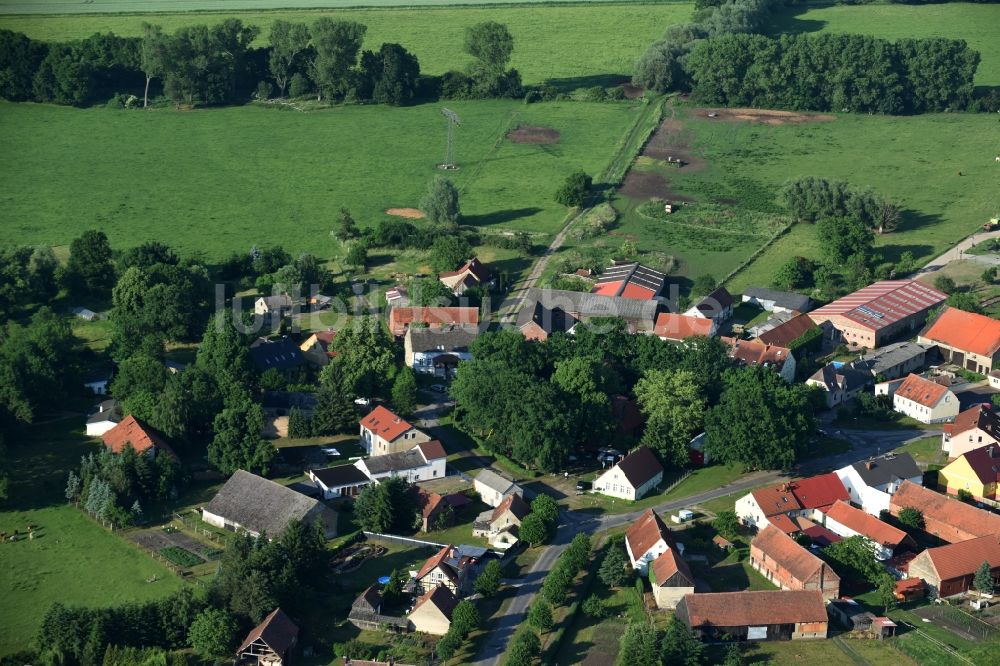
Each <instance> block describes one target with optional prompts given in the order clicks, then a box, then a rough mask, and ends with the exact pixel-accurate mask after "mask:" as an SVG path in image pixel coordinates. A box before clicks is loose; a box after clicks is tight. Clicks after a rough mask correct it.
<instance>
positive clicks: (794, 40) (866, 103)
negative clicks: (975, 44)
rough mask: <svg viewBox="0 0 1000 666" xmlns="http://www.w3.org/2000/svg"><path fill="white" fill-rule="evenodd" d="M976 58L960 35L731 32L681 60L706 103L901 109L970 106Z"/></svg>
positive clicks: (924, 110) (879, 110)
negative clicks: (883, 36) (895, 37)
mask: <svg viewBox="0 0 1000 666" xmlns="http://www.w3.org/2000/svg"><path fill="white" fill-rule="evenodd" d="M979 59H980V58H979V53H978V52H977V51H973V50H972V49H971V48H969V46H968V44H966V42H965V41H964V40H953V39H944V38H934V39H901V40H899V41H897V42H890V41H888V40H885V39H878V38H875V37H871V36H868V35H815V36H814V35H784V36H782V37H780V38H778V39H772V38H769V37H765V36H763V35H749V34H732V35H725V36H722V37H717V38H715V39H708V40H704V41H702V42H700V43H699V44H698V45H697V46H695V47H694V49H693V50H692V51H691V55H690V58H689V59H688V60H687V63H686V64H687V68H688V71H689V72H690V76H691V81H692V88H693V90H694V94H695V96H696V97H697V99H698V100H699V101H701V102H704V103H709V104H724V105H729V106H752V107H763V108H779V109H811V110H814V111H852V112H859V113H885V114H902V113H927V112H935V111H945V110H947V109H965V108H966V107H968V105H969V103H970V102H971V101H972V93H973V90H974V83H973V80H974V77H975V73H976V67H977V66H978V65H979Z"/></svg>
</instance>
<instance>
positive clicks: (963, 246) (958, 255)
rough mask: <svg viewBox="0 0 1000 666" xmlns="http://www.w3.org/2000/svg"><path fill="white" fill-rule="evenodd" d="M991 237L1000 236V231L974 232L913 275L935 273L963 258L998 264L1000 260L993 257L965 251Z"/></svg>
mask: <svg viewBox="0 0 1000 666" xmlns="http://www.w3.org/2000/svg"><path fill="white" fill-rule="evenodd" d="M991 238H1000V231H985V232H982V233H978V234H973V235H971V236H969V237H968V238H966V239H965V240H962V241H959V242H958V243H957V244H956V245H955V246H954V247H953V248H951V249H950V250H948V251H947V252H945V253H944V254H942V255H941V256H939V257H935V258H934V259H932V260H931V261H930V262H929V263H928V264H927V265H926V266H924V267H923V268H921V269H920V270H919V271H917V272H916V274H915V275H914V276H913V277H917V276H918V275H922V274H924V273H933V272H934V271H937V270H941V269H942V268H944V267H945V266H947V265H948V264H950V263H951V262H953V261H960V260H962V259H972V260H974V261H979V262H981V263H986V264H991V265H996V264H997V263H1000V261H997V262H995V261H993V258H992V257H988V256H983V257H980V256H979V255H975V254H966V253H965V251H966V250H969V249H971V248H972V247H974V246H976V245H978V244H979V243H982V242H983V241H985V240H990V239H991Z"/></svg>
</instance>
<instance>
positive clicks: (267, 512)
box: [201, 469, 337, 539]
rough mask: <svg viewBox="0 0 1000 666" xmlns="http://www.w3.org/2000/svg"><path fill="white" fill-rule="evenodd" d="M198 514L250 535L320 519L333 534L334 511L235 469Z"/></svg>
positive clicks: (275, 533)
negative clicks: (293, 522)
mask: <svg viewBox="0 0 1000 666" xmlns="http://www.w3.org/2000/svg"><path fill="white" fill-rule="evenodd" d="M201 517H202V520H204V521H205V522H206V523H208V524H209V525H214V526H216V527H220V528H222V529H225V530H229V531H230V532H243V531H245V532H249V533H250V534H252V535H253V536H255V537H256V536H260V535H261V534H265V533H266V534H267V535H268V536H269V537H270V538H274V537H275V536H278V535H280V534H281V533H282V532H284V531H285V528H286V527H288V523H290V522H291V521H293V520H299V521H302V522H304V523H312V522H313V521H316V520H318V521H320V523H321V524H322V525H323V529H324V532H325V533H326V536H327V538H328V539H332V538H333V537H335V536H337V512H336V511H334V510H333V509H331V508H329V507H328V506H326V505H325V504H323V503H322V502H320V501H318V500H315V499H312V498H310V497H306V496H305V495H303V494H301V493H297V492H295V491H294V490H292V489H290V488H286V487H285V486H283V485H281V484H280V483H275V482H274V481H271V480H269V479H265V478H263V477H260V476H257V475H256V474H251V473H250V472H247V471H244V470H241V469H240V470H236V472H235V473H234V474H233V475H232V476H231V477H229V480H228V481H226V483H225V485H223V486H222V488H220V489H219V492H218V493H216V494H215V497H213V498H212V501H211V502H209V503H208V506H206V507H204V508H203V509H202V510H201Z"/></svg>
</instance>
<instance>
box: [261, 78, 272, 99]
mask: <svg viewBox="0 0 1000 666" xmlns="http://www.w3.org/2000/svg"><path fill="white" fill-rule="evenodd" d="M273 94H274V86H272V85H271V84H270V83H268V82H267V81H261V82H259V83H258V84H257V99H271V95H273Z"/></svg>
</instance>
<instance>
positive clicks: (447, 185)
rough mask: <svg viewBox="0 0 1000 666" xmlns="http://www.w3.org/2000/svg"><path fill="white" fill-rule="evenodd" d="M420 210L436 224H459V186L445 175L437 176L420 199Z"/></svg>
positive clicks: (460, 212)
mask: <svg viewBox="0 0 1000 666" xmlns="http://www.w3.org/2000/svg"><path fill="white" fill-rule="evenodd" d="M420 210H421V212H423V214H424V215H425V216H426V217H427V219H428V220H429V221H431V222H433V223H434V224H442V225H446V226H449V227H453V226H455V225H457V224H458V221H459V219H460V218H461V216H462V211H461V206H460V205H459V202H458V188H456V187H455V185H454V184H453V183H452V182H451V181H450V180H448V179H447V178H445V177H444V176H437V177H435V178H434V180H432V181H431V183H430V185H428V187H427V194H425V195H424V198H423V199H421V200H420ZM449 270H454V268H452V269H449Z"/></svg>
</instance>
